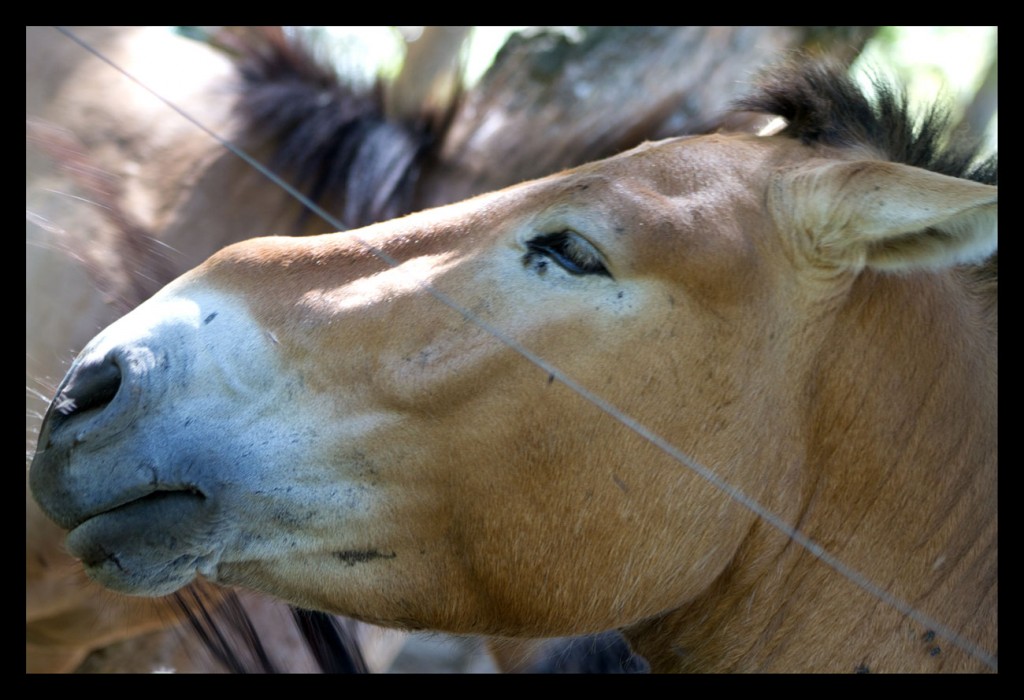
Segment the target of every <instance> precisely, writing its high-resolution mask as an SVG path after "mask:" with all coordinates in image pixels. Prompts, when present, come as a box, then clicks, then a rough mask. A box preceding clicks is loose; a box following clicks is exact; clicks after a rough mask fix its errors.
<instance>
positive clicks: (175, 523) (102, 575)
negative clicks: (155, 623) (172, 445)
mask: <svg viewBox="0 0 1024 700" xmlns="http://www.w3.org/2000/svg"><path fill="white" fill-rule="evenodd" d="M213 520H214V519H213V518H212V517H211V513H210V508H209V505H208V504H207V503H206V499H205V497H204V496H202V495H201V494H199V493H196V492H192V491H166V492H157V493H153V494H150V495H149V496H146V497H144V498H140V499H138V500H135V501H132V502H131V503H128V504H125V505H123V506H120V507H118V508H115V509H113V510H110V511H107V512H104V513H101V514H99V515H96V516H94V517H92V518H89V519H88V520H86V521H85V522H83V523H82V524H80V525H79V526H78V527H76V528H75V529H74V530H72V531H71V532H70V533H69V534H68V537H67V548H68V551H69V552H70V553H71V554H72V555H73V556H75V557H77V558H78V559H81V560H82V563H83V564H84V566H85V571H86V573H87V574H88V575H89V576H90V577H91V578H93V579H94V580H96V581H97V582H98V583H100V584H102V585H104V586H107V587H108V588H110V589H112V590H115V591H117V592H118V593H124V594H127V595H137V596H162V595H167V594H170V593H173V592H175V591H177V590H178V589H180V588H183V587H184V586H187V585H188V584H189V583H191V582H192V581H193V580H194V579H195V578H196V576H197V575H198V574H204V575H208V574H210V573H211V572H212V571H213V570H214V569H215V567H216V563H217V559H218V558H219V549H220V547H218V546H217V545H215V544H214V543H215V542H216V541H217V539H216V536H215V532H214V526H213Z"/></svg>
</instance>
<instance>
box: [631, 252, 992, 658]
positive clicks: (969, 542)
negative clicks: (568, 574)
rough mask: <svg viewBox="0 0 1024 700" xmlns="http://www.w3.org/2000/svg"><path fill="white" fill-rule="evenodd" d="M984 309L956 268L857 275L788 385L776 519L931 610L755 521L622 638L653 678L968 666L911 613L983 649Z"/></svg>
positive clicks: (988, 463)
mask: <svg viewBox="0 0 1024 700" xmlns="http://www.w3.org/2000/svg"><path fill="white" fill-rule="evenodd" d="M992 309H994V304H989V303H987V300H986V299H984V298H983V296H981V295H979V296H972V295H971V294H970V293H968V294H965V292H964V286H963V280H962V279H961V276H960V274H959V273H953V272H951V273H949V274H945V273H943V274H933V275H910V276H903V277H895V276H890V277H884V276H880V275H875V274H872V273H866V274H864V275H862V277H861V278H860V279H859V280H858V281H857V282H856V283H855V284H854V286H853V288H852V289H851V293H850V295H849V297H848V298H847V301H846V303H845V306H844V307H843V309H842V310H841V311H840V313H839V315H838V317H837V319H836V323H835V324H834V325H833V326H831V329H830V331H829V335H828V337H826V338H824V339H823V342H822V344H821V346H820V347H821V349H820V351H818V355H817V358H816V360H815V362H813V363H812V366H811V367H810V369H809V371H808V372H806V373H805V375H804V384H803V386H802V387H801V389H802V390H803V391H804V396H805V401H806V414H805V415H806V425H805V433H804V435H805V446H806V447H805V455H804V467H803V477H802V479H801V485H800V487H799V488H800V489H801V494H800V498H799V502H798V504H797V505H796V507H795V508H794V509H792V510H790V512H787V513H785V514H784V517H785V519H786V520H787V521H788V522H790V523H792V524H794V525H795V526H796V527H797V529H798V530H799V531H800V532H801V533H802V534H804V535H806V536H807V537H809V538H810V539H811V540H812V541H814V542H816V543H817V544H819V545H821V546H822V547H823V548H824V549H825V551H826V552H828V553H829V554H830V555H832V556H834V557H835V558H836V559H837V560H839V561H840V562H842V564H843V565H844V566H846V567H848V568H849V569H851V570H853V571H855V572H857V573H858V574H860V575H861V576H863V577H864V578H865V579H866V580H868V581H870V582H871V583H872V584H875V585H877V586H879V587H881V588H883V589H885V590H887V591H888V593H889V594H891V595H892V596H894V597H895V598H897V599H899V600H900V601H905V602H907V603H909V604H910V605H911V606H913V608H914V609H915V610H917V611H919V612H920V613H922V614H923V615H924V616H926V617H924V618H921V617H919V618H918V619H911V618H907V617H906V616H904V615H903V614H902V613H901V612H899V610H898V609H897V608H895V607H893V605H892V603H891V602H884V601H880V600H879V599H878V598H877V597H875V596H874V595H871V594H870V593H868V592H866V591H865V590H864V589H863V588H860V587H858V586H857V585H856V584H855V583H853V582H851V581H850V580H848V579H847V578H846V577H845V576H843V575H842V574H840V573H839V572H837V571H835V570H834V569H833V568H832V567H830V566H828V565H827V564H825V563H823V562H822V561H820V560H819V559H818V558H817V557H816V556H814V555H812V554H811V553H809V552H808V551H807V550H806V549H805V548H803V547H801V546H799V545H797V544H796V543H794V542H793V541H792V540H790V539H789V538H788V537H786V536H785V535H783V534H781V533H780V532H778V531H777V530H776V529H774V528H773V527H771V526H769V525H767V524H765V523H763V522H759V523H758V524H757V525H756V526H755V527H754V528H753V530H752V531H751V533H750V535H749V536H748V538H747V540H746V541H745V542H744V544H743V546H742V547H741V548H740V550H739V552H738V553H737V555H736V557H735V559H734V560H733V563H732V565H731V566H730V567H729V569H728V570H727V571H726V572H725V573H723V575H722V576H721V577H720V578H719V580H718V581H716V583H715V585H714V586H713V587H712V589H711V590H709V591H706V592H705V593H704V594H703V595H702V596H701V597H700V598H698V599H697V600H694V601H692V602H691V603H689V604H688V605H686V606H684V607H683V608H680V609H678V610H675V611H672V612H671V613H669V614H668V615H666V616H665V617H663V618H660V619H658V620H651V621H648V622H646V623H644V624H641V625H638V626H636V627H635V628H633V629H632V630H630V631H629V632H628V636H629V637H630V638H631V641H633V642H634V645H635V646H636V648H637V651H638V652H639V653H641V654H644V655H646V656H647V657H648V660H649V661H650V662H651V666H652V669H654V670H677V671H678V670H685V671H694V670H709V671H710V670H714V671H730V670H731V671H735V670H771V669H772V668H780V669H781V668H789V669H799V670H807V671H820V670H828V671H838V672H844V671H850V672H852V671H854V670H858V669H870V670H878V671H887V670H888V671H898V670H919V671H935V670H940V669H941V668H945V669H947V670H949V669H953V670H975V669H977V668H979V664H978V661H977V659H976V658H973V657H972V656H971V655H969V654H966V653H964V652H962V651H961V650H960V649H958V648H956V647H955V645H950V644H949V643H948V640H941V639H939V638H935V639H934V641H930V640H933V638H934V637H935V635H934V634H931V633H932V632H933V630H930V629H928V625H927V624H925V623H923V622H921V620H922V619H925V620H926V619H932V620H935V621H937V622H939V623H940V624H942V625H945V626H947V627H949V628H951V629H952V630H953V631H955V632H956V633H957V634H959V635H962V637H963V638H965V639H967V640H970V641H972V642H974V643H976V644H978V645H979V646H980V647H981V648H983V649H986V650H987V651H989V652H992V653H994V651H995V646H996V636H995V631H996V625H995V618H996V615H995V606H996V577H995V571H996V569H995V563H996V549H995V539H996V430H995V421H996V369H997V367H996V355H995V345H996V328H995V319H994V314H993V313H992ZM935 649H939V650H940V651H939V652H935V651H934V650H935Z"/></svg>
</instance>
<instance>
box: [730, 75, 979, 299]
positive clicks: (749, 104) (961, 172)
mask: <svg viewBox="0 0 1024 700" xmlns="http://www.w3.org/2000/svg"><path fill="white" fill-rule="evenodd" d="M869 80H870V83H871V87H872V88H873V94H869V93H868V92H867V91H865V89H864V88H862V87H861V85H860V84H859V83H858V82H857V81H856V80H855V79H854V78H852V77H851V76H850V75H849V71H848V66H847V65H845V64H842V63H840V62H837V61H834V60H828V59H823V58H821V57H813V58H812V57H807V56H799V57H797V58H793V59H790V60H789V61H787V62H786V63H784V64H782V65H781V66H777V67H775V68H772V69H770V70H769V71H766V72H764V73H762V74H761V76H760V78H759V80H758V81H757V90H756V91H755V92H754V93H753V94H751V95H749V96H747V97H745V98H742V99H740V100H738V101H737V102H736V103H735V105H734V107H735V109H736V110H737V111H748V112H755V113H761V114H770V115H774V116H779V117H782V118H783V119H785V120H786V127H785V128H784V129H783V130H782V131H781V132H779V133H780V134H782V135H784V136H790V137H792V138H797V139H800V140H801V141H803V142H804V143H807V144H811V143H819V144H822V145H825V146H834V147H841V148H850V147H854V148H858V147H859V148H867V149H870V150H872V151H874V152H876V153H879V154H881V155H882V156H883V157H885V158H887V159H888V160H890V161H892V162H895V163H903V164H906V165H912V166H915V167H918V168H924V169H927V170H931V171H933V172H937V173H941V174H943V175H949V176H952V177H959V178H964V179H968V180H973V181H975V182H981V183H984V184H987V185H997V184H998V164H997V159H998V155H997V154H995V153H993V154H991V155H986V154H985V149H984V144H983V142H982V141H981V140H980V139H979V138H977V137H976V136H974V135H971V134H968V133H967V132H966V131H964V130H962V129H961V130H957V131H954V130H953V129H952V126H951V125H952V115H951V113H950V110H949V108H948V106H947V105H945V104H943V103H936V104H933V105H931V106H929V107H928V108H926V109H925V110H923V111H921V112H917V111H916V110H913V109H911V107H910V105H909V99H908V97H907V91H906V89H905V88H902V87H897V86H896V85H894V84H893V83H892V82H891V81H890V80H887V79H885V78H883V77H882V76H881V74H880V73H879V72H877V71H874V72H872V73H870V74H869ZM997 258H998V253H993V254H992V255H991V256H990V257H989V258H988V259H987V260H984V261H982V262H981V263H978V264H976V265H972V266H967V267H969V268H970V273H971V277H972V278H973V281H974V282H975V284H976V288H977V289H979V290H983V292H984V294H985V296H987V297H991V298H994V297H995V296H996V294H997V280H998V264H997Z"/></svg>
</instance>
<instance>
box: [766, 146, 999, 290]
mask: <svg viewBox="0 0 1024 700" xmlns="http://www.w3.org/2000/svg"><path fill="white" fill-rule="evenodd" d="M998 191H999V190H998V188H997V187H995V186H994V185H984V184H981V183H978V182H973V181H971V180H963V179H960V178H955V177H949V176H948V175H940V174H938V173H934V172H932V171H930V170H923V169H921V168H915V167H913V166H909V165H902V164H899V163H889V162H882V161H853V162H846V161H818V162H817V163H811V164H807V165H804V166H799V167H798V168H795V169H793V170H789V171H785V172H784V173H782V174H780V176H779V177H778V178H777V179H776V181H775V182H774V185H773V187H772V190H771V194H770V197H769V201H770V206H771V208H772V211H773V214H774V215H775V216H776V218H777V220H779V221H780V222H784V223H785V224H786V225H788V226H792V227H794V228H793V229H792V230H793V231H794V233H798V234H802V235H805V236H807V237H809V238H810V240H811V244H812V246H813V248H814V251H813V254H815V255H817V256H820V257H822V258H824V259H826V260H829V261H830V262H833V263H837V264H840V265H861V264H864V265H867V266H869V267H874V268H877V269H882V270H912V269H920V268H939V267H947V266H950V265H956V264H958V263H967V262H975V261H979V260H982V259H984V258H986V257H988V256H989V255H990V254H992V253H993V252H994V251H995V250H996V247H997V233H998V220H997V205H998Z"/></svg>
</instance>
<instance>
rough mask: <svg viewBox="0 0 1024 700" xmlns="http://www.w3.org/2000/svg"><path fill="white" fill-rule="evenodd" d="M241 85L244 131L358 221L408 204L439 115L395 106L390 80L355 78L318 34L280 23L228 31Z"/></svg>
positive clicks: (309, 190) (351, 223)
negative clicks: (405, 116) (298, 32)
mask: <svg viewBox="0 0 1024 700" xmlns="http://www.w3.org/2000/svg"><path fill="white" fill-rule="evenodd" d="M228 40H229V41H228V42H222V43H227V44H228V48H229V50H231V51H232V52H233V53H235V54H236V56H237V58H236V66H237V71H238V74H239V76H240V78H241V84H242V85H241V91H240V93H239V95H238V96H237V99H236V104H235V111H236V114H237V115H238V116H239V117H240V121H241V129H242V134H243V139H244V140H245V141H246V142H248V143H249V145H250V146H251V147H254V148H264V149H269V151H270V153H271V155H269V156H268V157H269V159H270V160H269V165H270V167H271V168H272V169H273V170H275V171H277V172H279V173H280V174H282V175H286V176H288V177H290V178H292V179H293V181H294V184H295V185H296V186H297V187H298V188H299V189H301V190H303V191H304V192H305V193H306V194H307V195H308V196H309V197H310V198H311V199H312V200H313V201H315V202H318V203H321V204H323V205H324V206H325V208H327V209H328V210H329V211H330V212H331V213H332V214H334V215H335V216H337V217H338V218H339V219H341V222H342V223H343V224H345V225H346V226H347V227H349V228H356V227H359V226H365V225H367V224H371V223H375V222H377V221H382V220H384V219H390V218H394V217H396V216H399V215H401V214H405V213H408V211H409V208H410V202H411V199H412V195H413V189H414V186H415V183H416V180H417V178H418V176H419V169H420V164H421V162H422V159H423V157H424V156H425V155H426V152H427V150H428V148H429V146H430V145H431V144H432V143H434V142H435V140H436V139H435V136H434V135H433V134H432V133H431V128H430V126H429V125H430V124H431V123H433V122H432V120H430V119H426V118H424V119H423V120H421V121H417V122H416V123H397V122H395V121H392V120H389V119H388V118H387V117H386V115H385V108H384V97H383V96H384V89H383V84H382V83H381V82H380V81H377V82H376V83H375V84H373V85H370V86H368V87H360V86H357V85H353V84H352V83H351V82H350V81H346V80H343V79H341V78H340V77H339V75H338V74H337V72H336V71H335V69H334V68H333V67H331V66H330V65H328V63H327V62H326V61H325V60H324V59H322V58H320V56H321V55H322V52H318V51H317V46H315V45H313V43H312V42H311V41H310V40H308V39H302V38H300V37H297V36H286V35H285V34H284V32H283V31H282V29H281V28H280V27H260V28H251V29H248V30H245V31H244V32H243V33H241V34H238V35H235V36H233V37H228Z"/></svg>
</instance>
